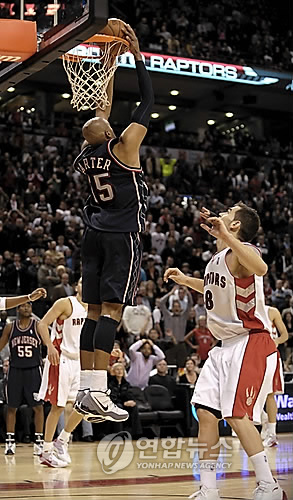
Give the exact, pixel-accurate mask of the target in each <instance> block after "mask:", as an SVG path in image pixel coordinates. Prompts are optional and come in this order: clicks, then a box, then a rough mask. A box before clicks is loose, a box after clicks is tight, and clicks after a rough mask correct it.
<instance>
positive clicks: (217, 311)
mask: <svg viewBox="0 0 293 500" xmlns="http://www.w3.org/2000/svg"><path fill="white" fill-rule="evenodd" d="M201 216H202V217H203V218H204V219H205V220H206V221H207V224H201V227H202V228H203V229H205V230H206V231H207V232H208V233H209V234H211V235H212V236H214V237H215V238H217V250H218V252H217V253H216V254H215V255H214V256H213V257H212V259H211V260H210V262H209V263H208V265H207V267H206V270H205V276H204V280H202V279H197V278H190V277H187V276H185V275H184V274H183V273H182V272H181V271H179V269H176V268H171V269H168V270H167V271H166V272H165V275H164V279H165V280H168V279H173V280H174V281H175V282H176V283H178V284H180V285H187V286H189V287H190V288H193V289H194V290H196V291H197V292H200V293H202V294H204V298H205V306H206V309H207V320H208V328H209V330H210V331H211V332H212V334H213V336H214V337H215V338H217V339H219V340H222V347H214V348H213V349H212V350H211V351H210V352H209V357H208V359H207V361H206V363H205V365H204V367H203V369H202V371H201V373H200V376H199V378H198V381H197V383H196V386H195V390H194V394H193V397H192V403H193V404H194V405H195V406H196V408H197V410H198V419H199V435H198V441H199V443H200V444H201V445H202V446H204V447H205V451H204V454H203V460H200V475H201V487H200V491H198V492H196V493H194V494H193V495H191V497H190V498H194V497H196V498H198V499H200V498H202V499H206V500H218V499H219V498H220V496H219V491H218V490H217V487H216V471H217V464H216V458H217V457H216V458H215V455H216V454H215V452H216V449H215V448H217V443H218V442H219V429H218V422H219V419H221V418H225V419H226V420H227V422H228V423H229V424H230V425H231V427H232V429H234V431H235V432H236V434H237V435H238V437H239V439H240V442H241V444H242V446H243V448H244V450H245V451H246V453H247V454H248V456H249V457H250V460H251V462H252V464H253V467H254V470H255V474H256V480H257V488H256V489H255V491H254V497H253V498H254V499H255V500H256V499H257V500H284V499H285V498H287V497H286V494H285V493H284V492H283V490H282V489H281V487H280V486H279V484H278V482H277V481H276V480H275V479H274V478H273V476H272V473H271V470H270V467H269V464H268V461H267V457H266V455H265V452H264V449H263V445H262V442H261V438H260V435H259V433H258V431H257V429H256V428H255V427H254V425H253V421H254V422H260V413H261V411H262V408H263V405H264V402H265V399H266V396H267V394H269V393H270V392H272V380H273V376H274V373H275V370H276V366H277V352H276V346H275V343H274V342H273V340H272V338H271V336H270V334H269V332H270V324H269V320H268V316H267V314H266V311H265V304H264V294H263V279H262V277H263V276H264V274H266V272H267V265H266V264H265V263H264V261H263V260H262V258H261V256H260V254H259V251H258V250H257V249H256V248H255V247H254V246H253V245H251V244H250V243H247V242H249V241H251V240H252V239H253V238H254V237H255V235H256V233H257V231H258V228H259V217H258V215H257V213H256V212H255V210H253V209H251V208H249V207H247V206H246V205H244V204H243V203H239V204H237V205H235V206H234V207H232V208H230V209H229V210H228V211H227V212H224V213H221V214H220V215H219V217H210V212H209V210H207V209H205V208H203V209H202V211H201ZM208 224H210V225H211V227H210V226H209V225H208Z"/></svg>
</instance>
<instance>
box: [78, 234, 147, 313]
mask: <svg viewBox="0 0 293 500" xmlns="http://www.w3.org/2000/svg"><path fill="white" fill-rule="evenodd" d="M81 258H82V300H83V301H84V302H86V303H87V304H101V303H102V302H112V303H118V304H125V305H130V306H131V305H135V297H136V292H137V285H138V282H139V278H140V266H141V258H142V247H141V242H140V237H139V233H106V232H103V231H95V230H94V229H91V228H86V229H85V232H84V235H83V240H82V247H81Z"/></svg>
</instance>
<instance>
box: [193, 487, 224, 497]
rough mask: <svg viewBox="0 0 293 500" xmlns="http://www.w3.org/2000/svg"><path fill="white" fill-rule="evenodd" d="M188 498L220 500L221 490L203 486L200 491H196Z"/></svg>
mask: <svg viewBox="0 0 293 500" xmlns="http://www.w3.org/2000/svg"><path fill="white" fill-rule="evenodd" d="M188 498H196V500H201V499H204V500H220V495H219V490H217V489H214V488H207V487H206V486H201V487H200V490H199V491H196V492H195V493H193V494H192V495H190V496H189V497H188Z"/></svg>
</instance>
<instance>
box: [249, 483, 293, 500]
mask: <svg viewBox="0 0 293 500" xmlns="http://www.w3.org/2000/svg"><path fill="white" fill-rule="evenodd" d="M253 500H288V498H287V495H286V493H285V491H283V490H282V488H281V486H280V485H279V483H278V482H277V481H276V480H275V482H274V483H266V482H265V481H260V482H259V483H258V485H257V488H256V489H255V490H254V492H253Z"/></svg>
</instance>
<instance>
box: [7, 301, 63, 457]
mask: <svg viewBox="0 0 293 500" xmlns="http://www.w3.org/2000/svg"><path fill="white" fill-rule="evenodd" d="M17 312H18V320H17V321H14V322H13V323H11V324H9V325H6V326H5V328H4V331H3V335H2V337H1V339H0V351H1V350H2V349H3V347H5V345H6V344H7V343H8V342H9V349H10V368H9V373H8V382H7V402H8V410H7V418H6V432H7V437H6V444H5V455H14V454H15V439H14V430H15V420H16V410H17V408H19V406H20V405H21V404H22V403H23V400H24V399H25V400H26V403H27V404H28V405H29V406H31V407H32V408H33V410H34V414H35V445H34V454H39V453H40V452H41V447H42V443H43V426H44V414H43V406H42V404H41V403H40V402H36V401H35V400H34V397H33V393H34V392H37V391H38V390H39V387H40V383H41V362H42V358H41V348H40V347H41V339H42V341H43V343H44V344H45V345H46V346H47V349H48V357H49V359H50V360H51V362H52V363H53V364H55V363H56V362H57V360H58V353H57V351H56V349H55V348H54V346H53V345H52V342H51V339H50V337H49V335H48V334H43V333H42V332H40V331H39V329H38V323H37V321H36V320H35V319H33V318H32V306H31V304H30V302H26V303H25V304H22V305H20V306H18V310H17ZM40 337H41V338H40Z"/></svg>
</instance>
